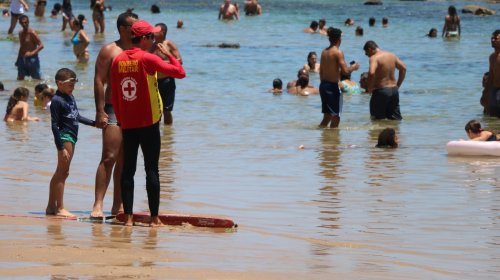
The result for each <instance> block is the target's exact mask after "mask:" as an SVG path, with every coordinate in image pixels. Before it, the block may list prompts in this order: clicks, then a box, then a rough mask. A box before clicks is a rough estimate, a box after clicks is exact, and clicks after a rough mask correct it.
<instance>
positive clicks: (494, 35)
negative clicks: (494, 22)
mask: <svg viewBox="0 0 500 280" xmlns="http://www.w3.org/2000/svg"><path fill="white" fill-rule="evenodd" d="M491 35H492V36H493V37H496V36H498V35H500V29H497V30H495V31H493V33H492V34H491Z"/></svg>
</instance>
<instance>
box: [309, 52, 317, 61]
mask: <svg viewBox="0 0 500 280" xmlns="http://www.w3.org/2000/svg"><path fill="white" fill-rule="evenodd" d="M313 55H315V56H316V57H318V54H316V52H309V53H308V54H307V63H309V59H311V57H312V56H313Z"/></svg>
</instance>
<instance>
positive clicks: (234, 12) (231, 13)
mask: <svg viewBox="0 0 500 280" xmlns="http://www.w3.org/2000/svg"><path fill="white" fill-rule="evenodd" d="M220 19H223V20H232V19H236V20H239V19H240V12H239V9H238V6H236V5H235V4H232V3H231V0H224V4H222V5H220V8H219V20H220Z"/></svg>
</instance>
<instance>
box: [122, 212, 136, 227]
mask: <svg viewBox="0 0 500 280" xmlns="http://www.w3.org/2000/svg"><path fill="white" fill-rule="evenodd" d="M123 225H124V226H126V227H131V226H133V225H134V216H133V215H132V214H125V223H124V224H123Z"/></svg>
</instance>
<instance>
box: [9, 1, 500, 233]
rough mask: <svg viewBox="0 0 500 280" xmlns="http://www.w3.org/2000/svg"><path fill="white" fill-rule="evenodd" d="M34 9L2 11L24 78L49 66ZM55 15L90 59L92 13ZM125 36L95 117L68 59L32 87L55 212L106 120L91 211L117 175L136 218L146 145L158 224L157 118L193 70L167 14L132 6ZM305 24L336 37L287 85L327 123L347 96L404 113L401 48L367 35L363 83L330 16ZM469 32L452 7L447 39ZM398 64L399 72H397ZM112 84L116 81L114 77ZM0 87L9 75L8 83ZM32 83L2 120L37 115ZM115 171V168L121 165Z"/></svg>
mask: <svg viewBox="0 0 500 280" xmlns="http://www.w3.org/2000/svg"><path fill="white" fill-rule="evenodd" d="M34 5H35V11H34V13H35V16H37V17H43V16H44V15H45V7H46V5H47V1H43V0H37V1H35V4H34ZM29 9H30V7H29V5H28V3H27V2H26V1H25V0H12V1H11V5H10V9H9V10H6V11H5V10H4V12H3V14H4V16H10V17H11V24H10V27H9V29H8V34H10V35H11V36H13V35H12V34H13V32H14V30H15V27H16V25H17V23H19V25H20V26H21V28H22V29H21V31H20V32H19V43H20V47H19V53H18V57H17V60H16V63H15V65H16V67H17V79H18V80H23V79H25V77H27V76H29V77H31V78H32V79H35V80H40V78H41V69H40V61H39V56H38V54H39V53H40V51H42V50H43V48H44V44H43V42H42V40H41V38H40V36H38V34H37V33H36V32H35V30H33V29H32V28H30V21H29V17H28V15H26V12H27V11H28V10H29ZM90 9H91V10H92V22H93V24H94V27H95V33H103V32H104V28H105V25H104V16H105V13H104V12H105V11H106V10H111V9H112V7H111V6H109V5H106V3H105V0H90ZM243 10H244V13H245V15H246V16H259V15H261V14H262V12H263V9H262V6H261V4H260V3H259V2H258V1H257V0H245V2H244V8H243ZM151 12H152V13H160V8H159V7H158V6H157V5H152V6H151ZM50 14H51V15H50V17H57V16H58V15H59V14H60V15H61V16H62V25H61V31H64V30H65V29H66V28H67V27H68V26H69V28H70V29H71V30H73V31H74V35H73V37H72V39H71V43H72V45H73V52H74V54H75V57H76V60H77V62H78V63H88V61H89V51H88V46H89V44H90V43H91V42H90V40H89V36H88V35H87V33H86V32H85V30H84V27H83V26H84V24H85V23H87V19H86V17H85V16H84V15H78V16H75V15H74V14H73V12H72V5H71V0H63V2H62V3H61V4H59V3H56V4H54V6H53V9H52V11H51V13H50ZM218 18H219V20H225V21H230V20H239V19H240V8H239V6H238V5H237V4H233V3H231V0H224V3H222V4H221V5H220V8H219V16H218ZM381 22H382V26H383V27H387V26H388V24H389V19H388V18H387V17H383V18H382V20H381ZM183 24H184V22H183V21H182V19H179V20H178V21H177V28H182V27H183ZM344 24H345V26H352V25H354V21H353V19H351V18H348V19H346V20H345V23H344ZM368 24H369V26H370V27H372V26H374V25H375V24H376V19H375V18H373V17H372V18H369V21H368ZM117 27H118V34H119V38H118V39H117V40H116V41H114V42H111V43H109V44H107V45H105V46H103V47H102V48H101V50H100V51H99V54H98V56H97V58H96V62H95V64H96V67H95V75H94V95H95V101H96V116H95V119H94V120H91V119H88V118H85V117H83V116H81V115H80V114H79V112H78V108H77V105H76V100H75V98H74V96H73V90H74V87H75V84H76V82H78V78H77V76H76V73H75V72H74V71H73V70H71V69H68V68H64V67H63V68H61V69H59V70H58V71H57V73H56V74H55V83H56V89H53V88H51V87H49V86H48V85H47V84H46V83H40V84H38V85H36V86H35V88H34V92H35V94H34V101H33V104H34V106H36V107H42V108H44V109H45V110H47V111H49V112H50V114H51V128H52V132H53V136H54V143H55V145H56V148H57V150H58V161H57V168H56V171H55V173H54V175H53V177H52V179H51V181H50V188H49V190H50V191H49V201H48V204H47V208H46V214H47V215H60V216H72V215H73V214H72V213H71V212H69V211H68V210H66V208H65V206H64V202H63V194H64V185H65V181H66V178H67V177H68V175H69V167H70V163H71V159H72V157H73V152H74V148H75V144H76V142H77V139H78V123H82V124H85V125H90V126H94V127H97V128H100V129H102V137H103V147H102V158H101V161H100V163H99V165H98V168H97V171H96V180H95V201H94V205H93V210H92V212H91V217H102V216H103V201H104V197H105V194H106V191H107V188H108V184H109V182H110V180H111V178H114V198H113V205H112V207H111V213H112V214H113V215H116V214H117V213H119V212H124V213H125V214H126V216H127V221H126V222H125V225H128V226H130V225H133V216H132V213H133V192H134V174H135V168H136V162H137V152H138V148H139V146H140V147H141V149H142V152H143V154H144V165H145V169H146V177H147V178H146V181H147V183H146V188H147V194H148V200H149V206H150V211H151V217H152V225H153V226H158V225H160V224H161V222H160V221H159V219H158V211H159V194H160V183H159V171H158V161H159V153H160V132H159V125H160V122H161V118H162V117H163V122H164V124H165V125H172V123H173V118H172V110H173V106H174V100H175V91H176V85H175V79H182V78H184V77H185V76H186V73H185V71H184V68H183V66H182V57H181V54H180V51H179V49H178V48H177V46H176V44H175V43H174V42H173V41H172V40H169V39H167V38H166V35H167V31H168V28H167V26H166V25H165V24H164V23H158V24H156V25H154V26H152V25H151V24H150V23H148V22H146V21H144V20H139V17H138V15H137V14H135V13H134V12H133V9H127V10H126V11H124V12H123V13H121V14H120V15H119V16H118V18H117ZM303 32H305V33H311V34H319V35H321V36H326V37H327V38H328V42H329V45H327V46H326V48H325V49H323V51H322V52H321V54H320V56H319V59H318V54H317V53H316V52H314V51H311V52H309V53H308V55H307V59H306V61H307V62H306V63H305V64H304V65H303V67H301V68H300V69H299V70H298V72H297V79H296V80H293V81H289V82H288V83H287V84H286V91H287V92H288V93H289V94H293V95H301V96H309V95H319V96H320V98H321V105H322V106H321V108H322V114H323V118H322V120H321V122H320V124H319V127H320V128H327V127H329V128H338V126H339V123H340V116H341V113H342V106H343V95H346V94H350V95H352V94H371V99H370V104H369V111H370V115H371V118H372V119H374V120H377V119H389V120H396V121H398V120H402V119H403V117H402V114H401V112H400V104H399V89H400V87H401V86H402V85H403V82H404V80H405V76H406V65H405V63H404V62H403V61H402V60H401V59H400V58H399V57H398V56H397V55H396V54H394V53H392V52H388V51H385V50H383V49H382V48H380V47H379V46H378V44H377V43H376V42H375V41H372V40H369V41H367V42H366V43H365V44H364V46H363V50H364V52H365V55H366V56H367V57H368V58H369V70H368V72H364V73H362V74H361V75H360V80H359V83H357V82H355V81H354V80H353V79H352V73H353V72H355V71H357V70H358V69H359V67H360V65H359V63H357V62H356V61H351V62H350V63H349V64H347V63H346V58H345V56H344V52H343V51H342V50H341V48H340V46H341V43H342V34H343V33H342V31H341V30H340V29H339V28H336V27H328V26H327V24H326V20H325V19H320V20H319V21H315V20H314V21H312V22H311V24H310V26H309V27H307V28H305V29H304V30H303ZM437 33H438V32H437V29H436V28H432V29H431V30H430V31H429V33H428V34H427V36H429V37H431V38H434V37H437ZM355 35H356V36H363V27H362V26H357V28H356V29H355ZM460 36H461V27H460V17H459V16H458V15H457V12H456V8H455V7H454V6H450V7H449V9H448V15H446V17H445V20H444V25H443V29H442V37H443V38H454V39H456V40H459V39H460ZM491 46H492V48H493V49H494V51H493V53H492V54H491V55H490V57H489V71H488V72H487V73H485V75H484V77H483V88H484V90H483V93H482V96H481V98H480V103H481V105H482V106H483V107H484V113H485V114H486V115H490V116H495V117H500V29H497V30H495V31H494V32H493V33H492V35H491ZM396 71H397V72H398V75H397V77H396ZM311 72H314V73H318V74H319V78H320V85H319V88H316V87H314V86H313V85H311V84H310V81H309V74H310V73H311ZM111 85H113V86H111ZM272 85H273V88H272V89H271V90H270V91H271V92H272V93H273V94H275V95H280V94H282V93H283V91H284V89H283V81H282V80H281V79H280V78H276V79H274V80H273V81H272ZM0 90H3V84H1V83H0ZM28 98H29V89H27V88H25V87H19V88H17V89H15V90H14V91H13V93H12V95H11V96H10V99H9V101H8V104H7V108H6V114H5V117H4V121H6V122H15V121H38V120H39V119H38V118H36V117H31V116H29V103H28ZM465 130H466V134H467V135H468V137H469V138H470V139H471V140H475V141H497V140H499V139H500V138H498V137H499V136H497V134H496V133H494V132H492V131H489V130H487V129H483V128H481V125H480V123H479V122H477V121H475V120H471V121H470V122H469V123H467V125H466V126H465ZM398 145H399V138H398V136H397V133H396V130H395V129H393V128H386V129H384V130H383V131H382V132H381V133H380V135H379V137H378V143H377V147H389V148H396V147H398ZM113 172H114V173H113Z"/></svg>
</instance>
